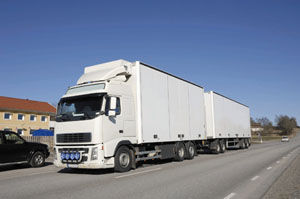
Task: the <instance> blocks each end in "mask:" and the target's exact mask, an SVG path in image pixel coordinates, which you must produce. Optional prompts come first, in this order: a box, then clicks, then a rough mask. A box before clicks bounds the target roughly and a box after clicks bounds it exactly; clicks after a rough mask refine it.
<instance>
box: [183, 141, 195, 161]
mask: <svg viewBox="0 0 300 199" xmlns="http://www.w3.org/2000/svg"><path fill="white" fill-rule="evenodd" d="M185 147H186V152H187V153H186V159H188V160H192V159H194V157H195V155H196V148H195V145H194V143H193V142H188V143H186V145H185Z"/></svg>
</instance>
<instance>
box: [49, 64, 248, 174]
mask: <svg viewBox="0 0 300 199" xmlns="http://www.w3.org/2000/svg"><path fill="white" fill-rule="evenodd" d="M205 118H206V115H205V103H204V90H203V88H202V87H201V86H198V85H196V84H194V83H191V82H189V81H186V80H183V79H181V78H179V77H176V76H174V75H171V74H169V73H166V72H164V71H161V70H159V69H156V68H154V67H152V66H149V65H147V64H144V63H141V62H138V61H137V62H132V63H131V62H128V61H125V60H117V61H113V62H108V63H104V64H99V65H95V66H90V67H86V68H85V70H84V74H83V75H82V76H81V77H80V78H79V80H78V81H77V85H75V86H73V87H70V88H68V90H67V92H66V94H65V95H64V96H62V98H61V100H60V102H59V104H58V110H57V120H56V121H57V122H56V126H55V138H54V141H55V149H54V151H55V160H54V164H55V165H56V166H58V167H62V168H65V167H71V168H114V169H115V170H116V171H120V172H124V171H128V170H129V169H131V168H135V165H136V162H138V161H144V160H148V159H167V158H174V159H175V160H177V161H182V160H183V159H185V158H187V159H192V158H194V156H195V155H196V150H197V149H200V148H203V147H205V145H203V143H204V142H205V143H206V144H209V146H213V145H214V144H210V141H207V134H206V133H207V132H206V128H205V123H206V119H205ZM248 119H249V120H250V118H248ZM211 142H212V143H215V141H214V140H212V141H211ZM211 149H214V148H213V147H211ZM214 150H215V149H214Z"/></svg>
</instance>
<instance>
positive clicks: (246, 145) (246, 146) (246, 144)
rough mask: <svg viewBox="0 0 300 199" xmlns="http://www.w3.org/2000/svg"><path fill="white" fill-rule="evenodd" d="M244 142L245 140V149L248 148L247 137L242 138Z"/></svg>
mask: <svg viewBox="0 0 300 199" xmlns="http://www.w3.org/2000/svg"><path fill="white" fill-rule="evenodd" d="M244 142H245V149H248V147H249V143H248V140H247V139H244Z"/></svg>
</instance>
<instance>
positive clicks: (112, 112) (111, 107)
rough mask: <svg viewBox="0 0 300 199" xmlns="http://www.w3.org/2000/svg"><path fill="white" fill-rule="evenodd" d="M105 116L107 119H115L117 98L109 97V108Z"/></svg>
mask: <svg viewBox="0 0 300 199" xmlns="http://www.w3.org/2000/svg"><path fill="white" fill-rule="evenodd" d="M108 108H109V109H108V112H107V115H108V116H109V117H115V116H116V115H117V113H116V109H117V98H116V97H110V98H109V107H108Z"/></svg>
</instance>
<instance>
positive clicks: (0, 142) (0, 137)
mask: <svg viewBox="0 0 300 199" xmlns="http://www.w3.org/2000/svg"><path fill="white" fill-rule="evenodd" d="M0 144H3V140H2V135H1V134H0Z"/></svg>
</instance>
